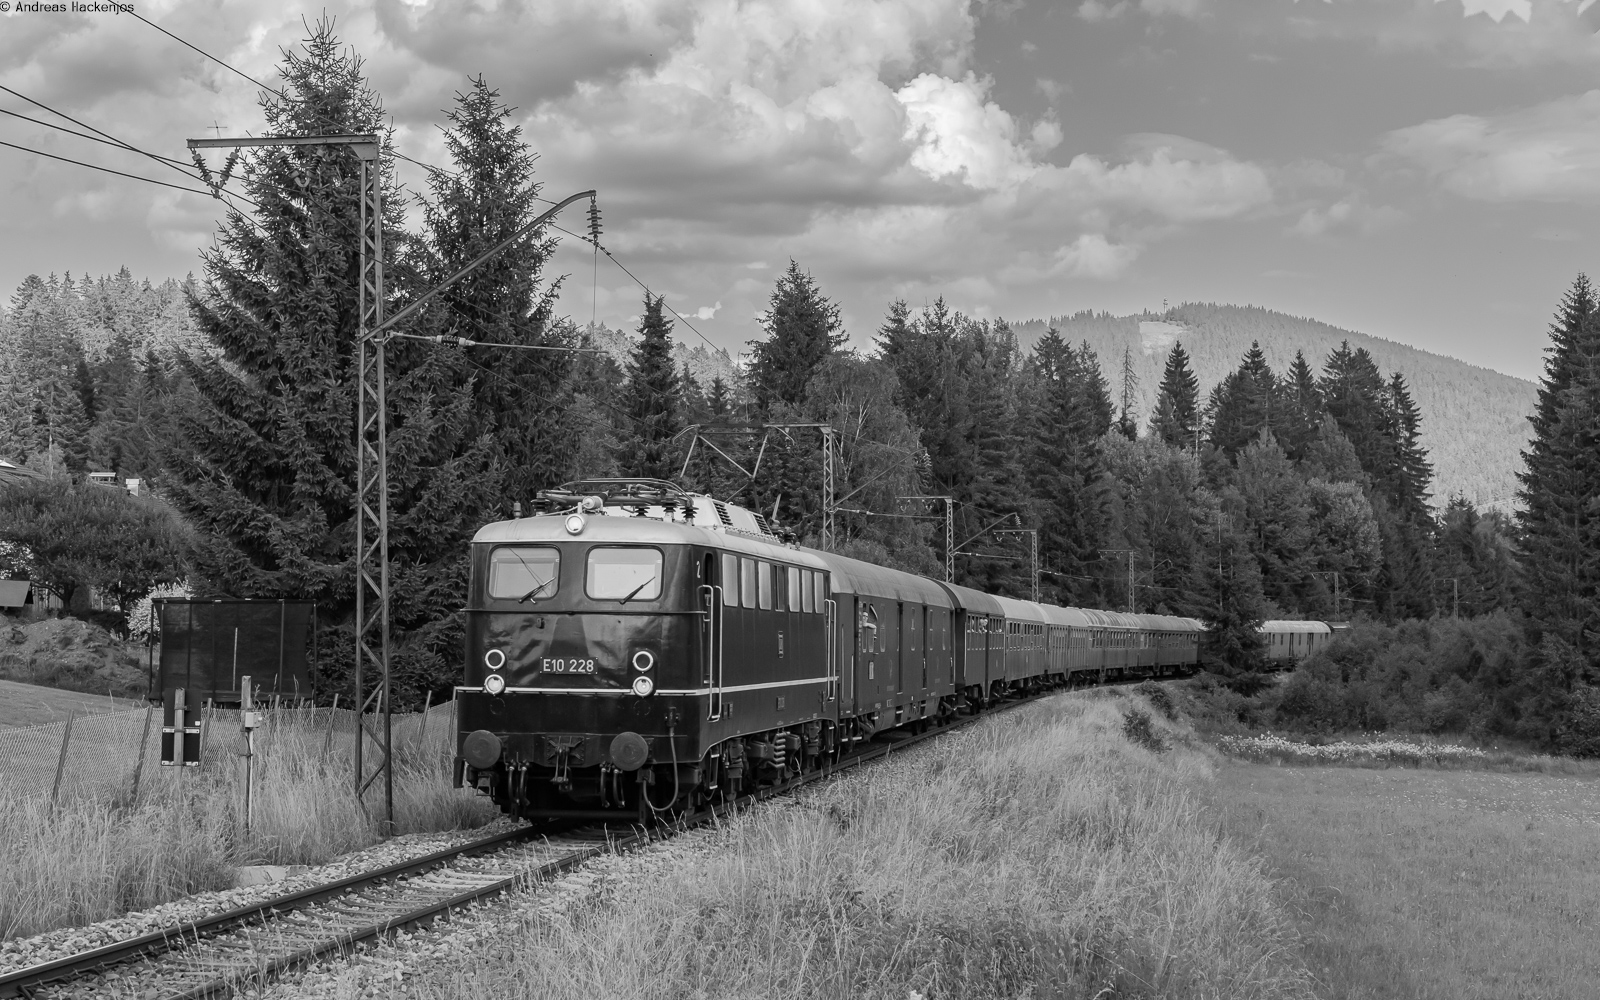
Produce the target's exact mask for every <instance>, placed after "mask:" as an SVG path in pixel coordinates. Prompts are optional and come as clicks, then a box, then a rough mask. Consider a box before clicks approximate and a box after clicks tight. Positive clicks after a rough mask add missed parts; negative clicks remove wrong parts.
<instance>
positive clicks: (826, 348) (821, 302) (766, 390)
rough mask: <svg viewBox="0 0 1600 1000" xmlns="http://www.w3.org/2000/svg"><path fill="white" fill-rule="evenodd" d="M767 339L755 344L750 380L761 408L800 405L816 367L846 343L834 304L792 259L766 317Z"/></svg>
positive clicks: (764, 315)
mask: <svg viewBox="0 0 1600 1000" xmlns="http://www.w3.org/2000/svg"><path fill="white" fill-rule="evenodd" d="M761 326H762V327H763V328H764V329H765V330H766V332H767V339H765V340H753V341H751V342H750V344H751V348H752V349H751V352H750V367H749V373H748V376H747V377H748V378H749V382H750V391H751V395H752V396H753V397H754V401H755V404H756V408H757V409H758V410H760V411H761V412H762V413H766V412H768V411H769V410H771V409H772V407H773V406H774V405H775V404H778V403H784V404H788V405H789V406H798V405H800V404H801V403H802V402H803V401H804V399H805V395H806V385H807V384H808V383H810V381H811V376H812V375H813V374H814V373H815V372H816V370H817V367H818V366H819V365H821V364H822V362H823V361H824V360H825V359H827V358H828V357H829V356H831V355H832V354H834V353H835V352H837V351H838V350H839V349H840V348H841V347H843V346H844V343H845V334H844V328H843V326H842V325H841V322H840V320H839V307H838V305H837V304H835V303H833V302H831V301H829V299H828V298H827V297H826V296H825V295H823V294H822V289H820V288H819V287H817V283H816V281H815V280H814V279H813V278H812V277H811V275H809V274H806V273H805V272H803V271H801V270H800V265H799V264H798V263H796V262H795V261H792V260H791V261H789V269H788V270H787V271H785V272H784V274H783V277H781V278H779V279H778V284H777V287H775V288H774V289H773V291H772V298H771V300H770V303H769V304H768V307H767V311H766V312H765V313H763V314H762V316H761Z"/></svg>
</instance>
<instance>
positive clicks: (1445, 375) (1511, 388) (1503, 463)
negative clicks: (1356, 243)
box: [1011, 302, 1538, 509]
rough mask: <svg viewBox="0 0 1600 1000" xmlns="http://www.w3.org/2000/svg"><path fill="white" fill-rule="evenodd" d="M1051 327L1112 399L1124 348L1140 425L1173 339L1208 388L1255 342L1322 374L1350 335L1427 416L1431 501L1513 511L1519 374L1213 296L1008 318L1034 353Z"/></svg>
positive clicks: (1522, 425)
mask: <svg viewBox="0 0 1600 1000" xmlns="http://www.w3.org/2000/svg"><path fill="white" fill-rule="evenodd" d="M1051 326H1054V327H1055V328H1056V329H1057V330H1059V331H1060V333H1061V335H1062V336H1063V337H1065V338H1067V339H1068V340H1070V341H1072V342H1073V343H1078V342H1083V341H1086V342H1087V343H1088V344H1089V346H1090V348H1091V349H1093V350H1094V352H1095V354H1096V355H1098V357H1099V359H1100V367H1101V369H1102V371H1104V372H1105V376H1106V380H1107V382H1108V383H1110V387H1111V394H1112V397H1113V399H1114V400H1117V399H1119V398H1120V395H1121V381H1122V379H1121V373H1122V363H1123V356H1124V350H1127V351H1129V352H1131V355H1130V359H1131V361H1132V365H1131V367H1132V368H1133V371H1134V374H1135V376H1136V377H1137V378H1138V380H1139V384H1138V386H1137V388H1136V390H1135V392H1134V394H1133V397H1134V406H1133V409H1134V412H1135V414H1136V415H1137V417H1138V419H1139V421H1140V425H1141V427H1142V426H1144V425H1145V424H1146V423H1147V422H1148V420H1149V417H1150V414H1151V412H1152V411H1153V410H1154V407H1155V395H1156V392H1157V390H1158V389H1159V387H1160V382H1161V373H1162V369H1163V368H1164V367H1165V365H1166V360H1167V355H1168V353H1169V352H1170V351H1171V346H1172V342H1173V341H1182V342H1183V346H1184V350H1185V351H1187V352H1188V353H1189V356H1190V360H1191V365H1192V367H1193V369H1194V372H1195V375H1196V376H1197V377H1198V378H1199V379H1200V386H1201V391H1202V393H1209V392H1210V391H1211V388H1212V386H1214V385H1216V384H1217V382H1219V381H1220V380H1221V379H1222V377H1223V376H1225V375H1226V374H1227V373H1228V372H1230V371H1232V370H1234V369H1235V368H1237V367H1238V364H1239V361H1240V359H1241V358H1242V357H1243V355H1244V352H1245V351H1247V350H1248V349H1249V348H1250V345H1251V343H1253V342H1259V343H1260V344H1261V349H1262V351H1263V352H1264V353H1265V354H1266V356H1267V361H1268V363H1269V364H1271V365H1272V369H1273V371H1275V372H1277V373H1278V374H1280V375H1281V374H1283V373H1284V372H1285V371H1286V370H1287V369H1288V367H1289V363H1290V362H1291V361H1292V360H1293V359H1294V354H1295V352H1296V351H1297V350H1298V351H1303V352H1304V353H1305V356H1306V360H1307V361H1309V362H1310V363H1311V365H1312V367H1313V368H1314V369H1315V370H1317V371H1318V372H1319V373H1320V371H1321V369H1322V366H1323V363H1324V362H1325V361H1326V359H1327V356H1328V354H1329V352H1330V351H1332V350H1333V349H1334V348H1336V347H1338V346H1339V344H1340V343H1342V342H1344V341H1349V342H1350V345H1351V346H1352V347H1362V348H1365V349H1366V350H1367V352H1368V353H1369V354H1371V355H1372V357H1373V360H1374V361H1375V362H1377V364H1378V367H1379V368H1380V369H1382V370H1383V372H1384V374H1385V375H1386V376H1387V375H1389V374H1390V373H1392V372H1394V371H1397V370H1398V371H1399V372H1401V373H1402V374H1403V375H1404V376H1405V378H1406V382H1407V384H1409V385H1410V387H1411V392H1412V396H1413V397H1414V398H1415V400H1416V403H1417V406H1418V408H1419V409H1420V410H1421V412H1422V417H1423V426H1422V443H1423V446H1424V447H1425V448H1427V449H1428V453H1429V457H1430V459H1431V460H1432V461H1433V463H1434V487H1433V493H1434V503H1435V504H1436V505H1441V506H1442V505H1443V504H1444V503H1445V502H1446V501H1447V500H1448V499H1449V498H1450V497H1451V496H1454V495H1457V494H1460V495H1462V496H1465V497H1466V498H1467V499H1469V500H1471V501H1473V502H1474V503H1476V504H1478V505H1479V506H1482V507H1488V506H1493V507H1499V508H1501V509H1507V508H1509V506H1510V503H1511V500H1512V498H1513V496H1514V494H1515V492H1516V489H1517V485H1518V484H1517V479H1516V473H1517V471H1518V470H1520V469H1521V467H1522V457H1521V451H1522V449H1523V448H1524V447H1526V445H1527V442H1528V439H1529V436H1530V428H1529V426H1528V415H1529V414H1531V413H1532V412H1533V407H1534V403H1535V400H1536V397H1537V393H1538V387H1537V386H1536V385H1535V384H1534V383H1532V382H1529V381H1527V380H1526V379H1521V378H1518V377H1516V376H1514V375H1507V374H1505V373H1504V372H1499V371H1496V370H1494V369H1492V368H1485V367H1483V366H1481V365H1474V364H1471V363H1469V362H1466V361H1462V360H1460V359H1459V358H1453V357H1450V356H1449V355H1445V354H1438V353H1435V352H1433V351H1425V350H1423V349H1422V348H1419V347H1412V346H1411V345H1409V344H1402V343H1400V342H1398V341H1393V340H1389V339H1387V338H1383V337H1377V336H1373V335H1372V334H1366V333H1361V332H1360V331H1357V330H1347V329H1344V328H1342V327H1337V326H1334V325H1332V324H1330V323H1324V322H1322V321H1320V320H1315V319H1311V318H1310V317H1302V316H1293V315H1290V314H1288V313H1282V312H1278V311H1276V310H1271V309H1266V308H1264V307H1261V306H1250V305H1247V306H1235V305H1229V304H1219V303H1214V302H1187V303H1183V304H1180V305H1177V306H1174V307H1172V308H1170V309H1167V310H1166V311H1165V312H1161V313H1154V312H1150V311H1148V310H1146V311H1144V312H1140V313H1130V314H1128V315H1125V316H1115V315H1113V314H1111V313H1108V312H1099V313H1096V312H1093V311H1089V310H1084V311H1081V312H1077V313H1073V314H1071V315H1067V316H1052V317H1050V318H1049V319H1048V320H1040V319H1030V320H1023V321H1021V322H1014V323H1012V324H1011V329H1012V330H1013V331H1014V332H1015V333H1016V334H1017V340H1018V343H1019V346H1021V347H1022V348H1023V349H1024V350H1028V349H1031V348H1032V347H1033V345H1034V344H1035V343H1037V341H1038V339H1039V338H1040V337H1042V336H1043V335H1044V333H1045V331H1046V330H1047V329H1048V328H1049V327H1051Z"/></svg>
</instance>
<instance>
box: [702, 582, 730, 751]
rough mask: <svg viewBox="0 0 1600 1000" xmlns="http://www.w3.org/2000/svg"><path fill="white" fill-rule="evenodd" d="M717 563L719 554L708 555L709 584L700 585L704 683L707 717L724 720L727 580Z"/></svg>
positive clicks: (713, 719)
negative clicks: (723, 670)
mask: <svg viewBox="0 0 1600 1000" xmlns="http://www.w3.org/2000/svg"><path fill="white" fill-rule="evenodd" d="M717 563H718V560H717V558H716V556H715V555H707V556H706V559H705V581H706V582H705V583H703V584H702V585H701V586H700V607H701V609H702V610H701V618H700V682H701V683H702V684H704V685H705V687H706V689H707V691H708V694H709V697H708V698H707V702H708V705H707V711H706V718H707V719H708V720H711V721H715V720H717V719H720V718H722V683H723V681H722V663H723V655H722V654H723V620H724V613H723V601H724V599H725V598H724V591H723V587H724V586H725V585H726V583H727V581H719V580H718V579H717V570H718V568H719V567H718V565H717ZM735 565H737V563H735ZM735 586H737V581H735Z"/></svg>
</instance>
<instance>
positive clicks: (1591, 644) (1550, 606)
mask: <svg viewBox="0 0 1600 1000" xmlns="http://www.w3.org/2000/svg"><path fill="white" fill-rule="evenodd" d="M1550 340H1551V344H1550V348H1549V350H1548V354H1547V356H1546V358H1545V370H1544V377H1543V378H1542V379H1541V380H1540V383H1539V398H1538V404H1537V407H1536V408H1535V410H1534V413H1533V417H1532V423H1533V439H1532V440H1531V441H1530V442H1529V444H1528V450H1527V451H1524V452H1523V453H1522V458H1523V461H1524V463H1525V465H1526V469H1525V471H1523V472H1522V473H1520V474H1519V475H1518V478H1519V479H1520V480H1521V482H1522V488H1521V490H1520V491H1519V493H1518V498H1519V499H1520V500H1521V502H1522V505H1523V506H1522V510H1521V511H1520V512H1519V514H1518V521H1519V522H1520V526H1521V529H1522V547H1523V551H1524V553H1525V554H1526V566H1527V574H1526V578H1525V582H1524V585H1525V587H1526V596H1525V598H1524V606H1525V607H1526V608H1527V609H1528V613H1529V615H1530V616H1531V617H1532V618H1533V621H1534V624H1535V639H1536V641H1538V643H1539V652H1540V657H1541V660H1542V661H1543V663H1544V664H1545V665H1546V672H1547V673H1548V674H1550V677H1549V681H1550V683H1552V684H1555V685H1557V686H1558V687H1559V688H1561V689H1569V690H1570V689H1571V688H1572V687H1573V685H1575V684H1577V683H1588V684H1596V683H1600V640H1597V638H1596V636H1597V634H1600V511H1597V509H1596V499H1595V498H1596V497H1600V302H1597V300H1596V293H1595V290H1594V286H1593V285H1591V284H1590V282H1589V279H1588V277H1587V276H1585V275H1581V274H1580V275H1579V276H1578V278H1577V279H1576V280H1575V281H1574V282H1573V283H1572V287H1571V288H1570V289H1569V290H1568V291H1567V294H1566V296H1565V297H1564V298H1563V299H1562V302H1561V306H1560V309H1559V311H1558V312H1557V313H1556V318H1555V322H1554V323H1552V324H1551V327H1550Z"/></svg>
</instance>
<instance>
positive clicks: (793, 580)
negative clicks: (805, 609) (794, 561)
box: [784, 566, 804, 611]
mask: <svg viewBox="0 0 1600 1000" xmlns="http://www.w3.org/2000/svg"><path fill="white" fill-rule="evenodd" d="M788 570H789V571H788V572H787V573H785V574H784V577H785V580H784V582H785V583H787V584H788V587H787V588H786V589H787V590H788V597H789V610H790V611H799V610H800V595H801V593H803V592H804V588H803V587H801V586H800V569H799V567H796V566H790V567H788Z"/></svg>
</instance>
